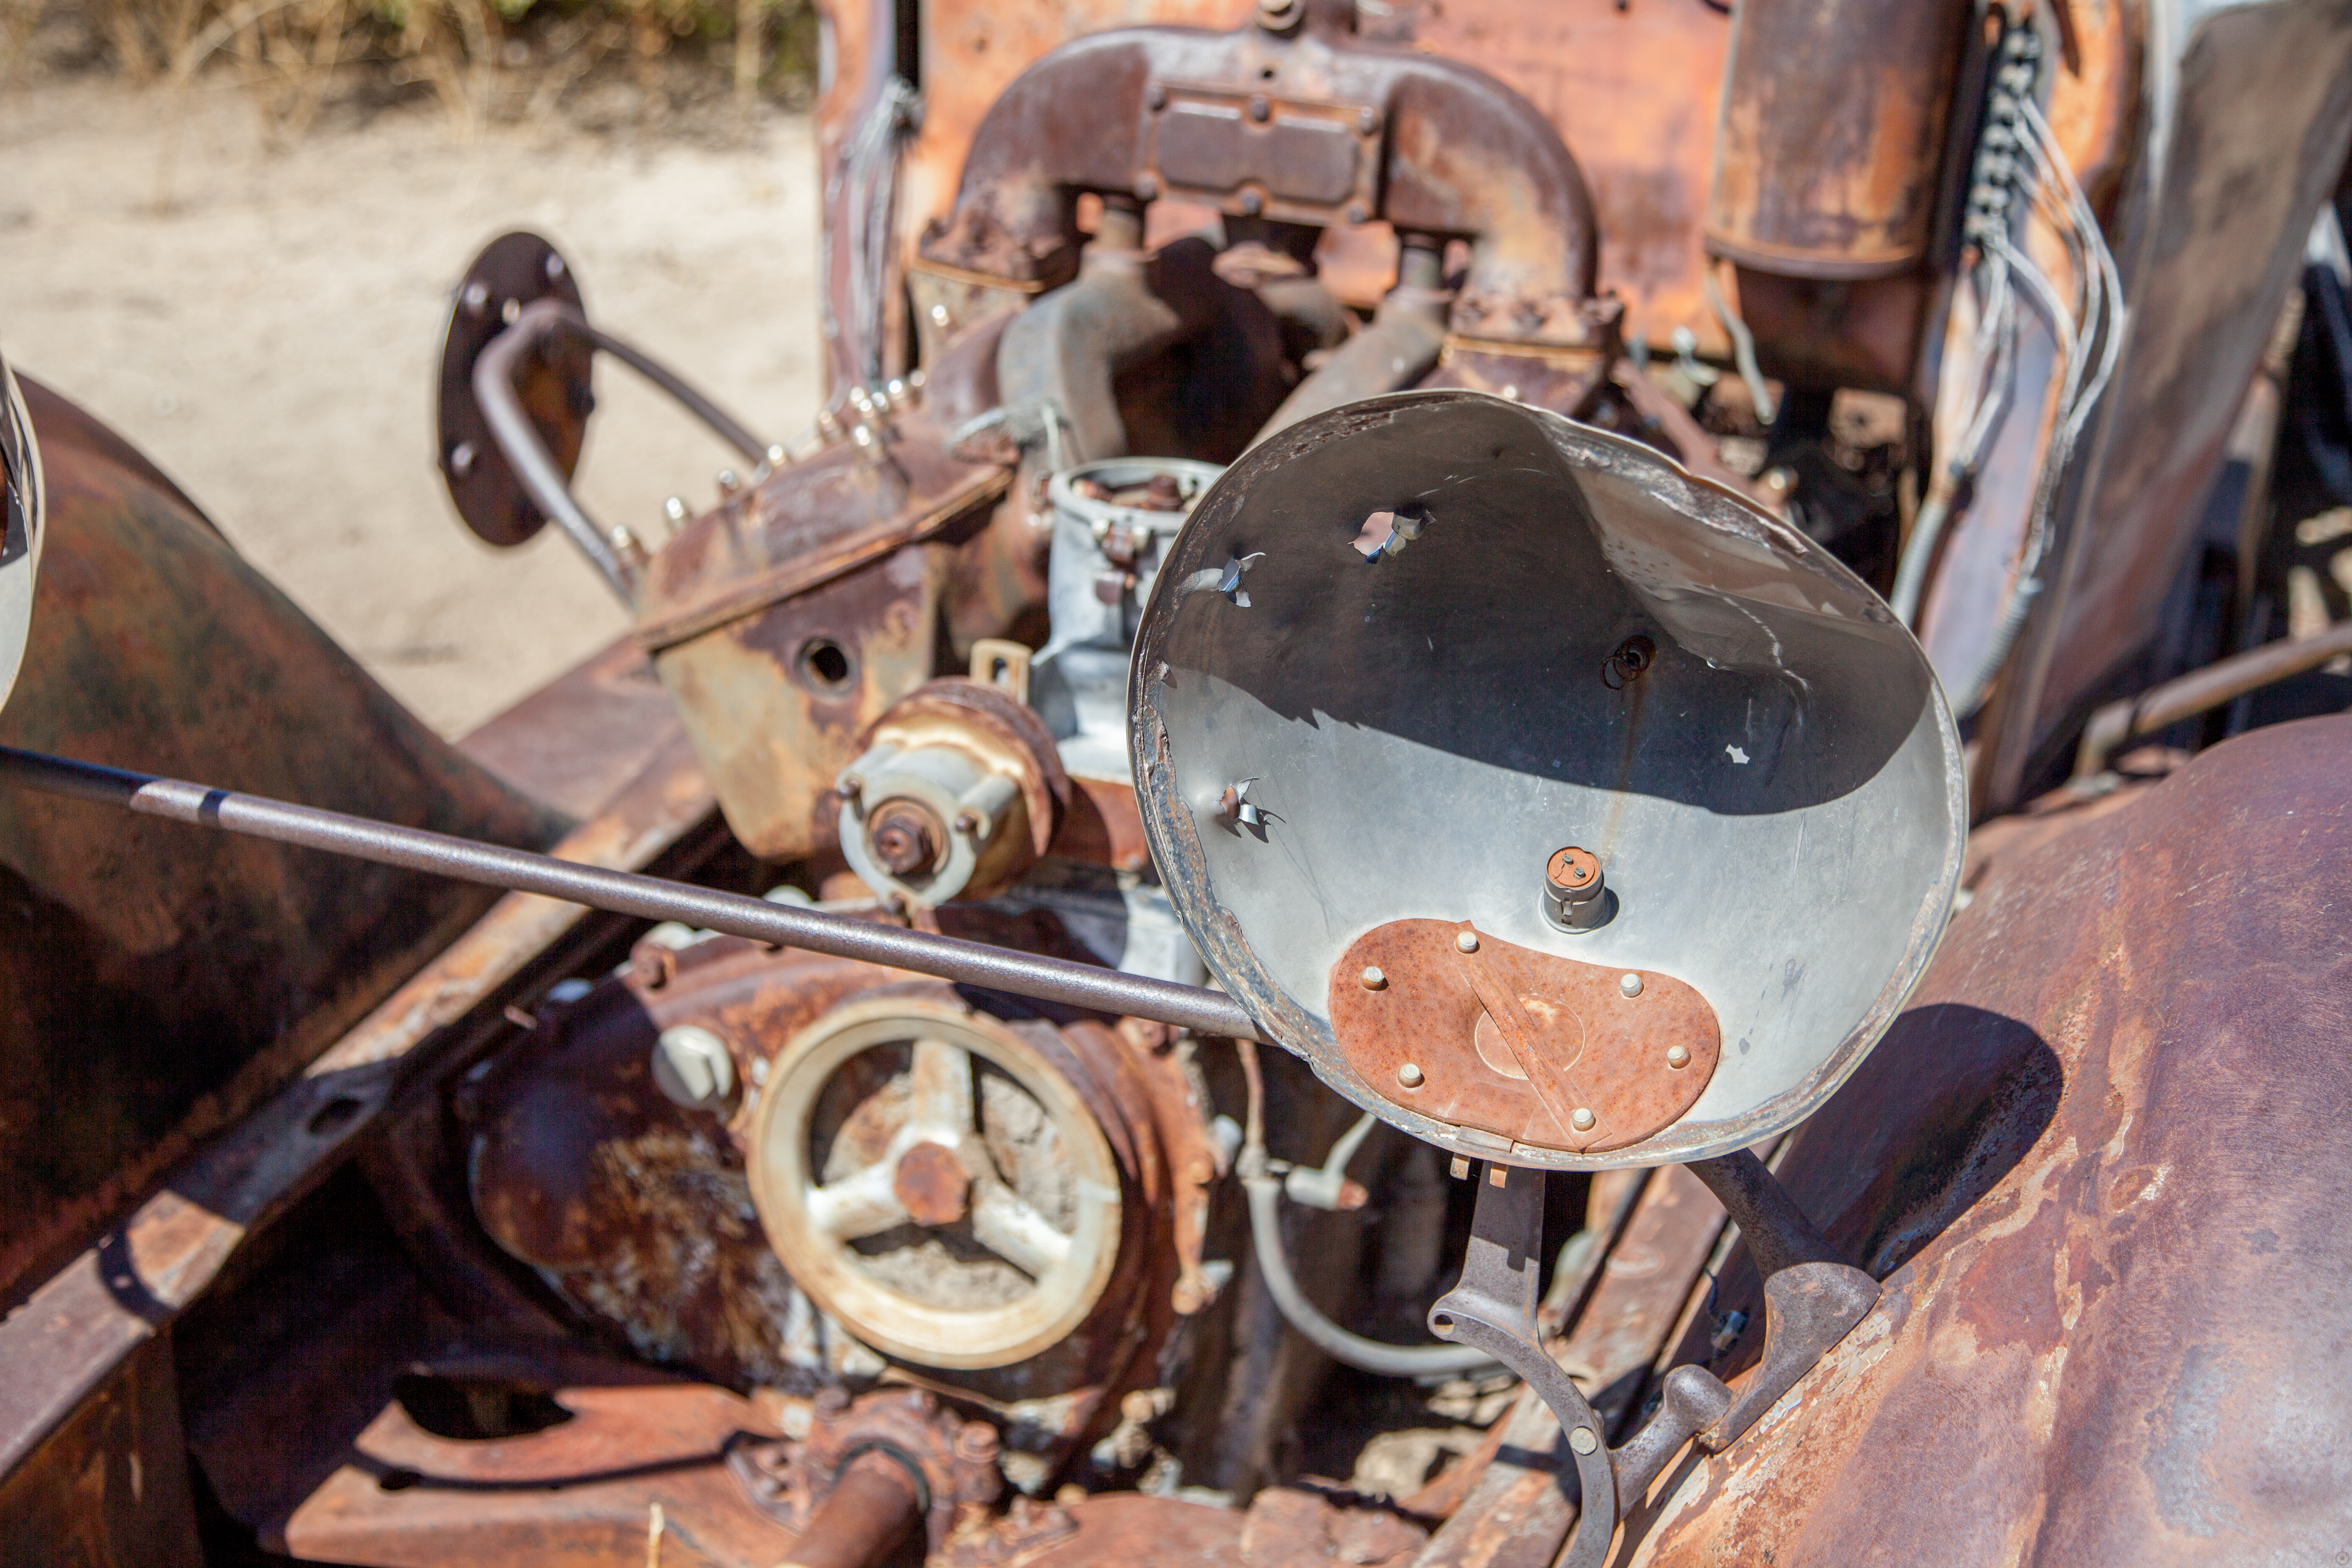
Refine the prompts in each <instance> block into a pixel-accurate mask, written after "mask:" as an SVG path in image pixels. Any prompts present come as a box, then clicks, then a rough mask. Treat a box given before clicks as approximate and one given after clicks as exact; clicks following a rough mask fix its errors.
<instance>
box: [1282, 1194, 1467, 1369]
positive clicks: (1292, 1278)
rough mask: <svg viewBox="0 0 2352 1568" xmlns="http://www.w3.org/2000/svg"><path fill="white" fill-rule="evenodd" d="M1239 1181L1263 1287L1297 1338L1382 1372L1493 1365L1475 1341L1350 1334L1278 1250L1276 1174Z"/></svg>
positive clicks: (1351, 1363)
mask: <svg viewBox="0 0 2352 1568" xmlns="http://www.w3.org/2000/svg"><path fill="white" fill-rule="evenodd" d="M1242 1187H1243V1190H1244V1191H1245V1192H1246V1193H1247V1194H1249V1211H1250V1239H1251V1241H1252V1243H1253V1244H1254V1245H1255V1247H1256V1249H1257V1266H1258V1269H1259V1271H1260V1272H1261V1273H1263V1274H1264V1275H1265V1289H1266V1293H1267V1294H1268V1295H1270V1296H1272V1297H1273V1298H1274V1304H1275V1306H1276V1308H1277V1309H1279V1310H1281V1312H1282V1315H1283V1317H1284V1318H1285V1319H1286V1320H1287V1321H1289V1323H1290V1326H1291V1327H1292V1328H1294V1329H1297V1331H1298V1334H1299V1337H1300V1338H1301V1339H1303V1340H1305V1341H1307V1343H1309V1344H1311V1345H1313V1346H1314V1347H1315V1348H1316V1349H1317V1350H1319V1351H1321V1352H1323V1353H1324V1354H1325V1355H1328V1356H1329V1357H1330V1358H1331V1359H1332V1360H1333V1361H1336V1362H1339V1363H1341V1364H1342V1365H1346V1366H1352V1367H1354V1368H1356V1369H1357V1370H1358V1371H1360V1372H1370V1373H1379V1374H1380V1375H1381V1376H1382V1377H1460V1376H1462V1375H1463V1374H1464V1373H1473V1372H1486V1371H1491V1370H1492V1369H1493V1368H1494V1366H1495V1358H1494V1357H1493V1356H1491V1355H1489V1354H1487V1353H1486V1352H1485V1351H1483V1350H1480V1349H1478V1348H1477V1347H1475V1346H1474V1345H1466V1344H1465V1345H1391V1344H1382V1343H1381V1342H1380V1341H1378V1340H1368V1339H1365V1338H1364V1337H1363V1336H1362V1335H1360V1334H1351V1333H1349V1331H1347V1330H1345V1329H1343V1328H1341V1327H1340V1326H1339V1324H1337V1323H1335V1322H1333V1321H1331V1320H1330V1319H1328V1318H1327V1317H1325V1316H1324V1315H1323V1314H1322V1313H1321V1312H1319V1311H1317V1310H1316V1309H1315V1303H1314V1302H1312V1301H1310V1300H1307V1292H1306V1291H1304V1290H1302V1289H1299V1288H1298V1277H1297V1275H1296V1274H1294V1273H1292V1272H1291V1268H1290V1258H1289V1257H1288V1256H1287V1255H1286V1254H1285V1253H1284V1251H1283V1250H1282V1181H1281V1178H1279V1177H1276V1176H1244V1177H1243V1178H1242Z"/></svg>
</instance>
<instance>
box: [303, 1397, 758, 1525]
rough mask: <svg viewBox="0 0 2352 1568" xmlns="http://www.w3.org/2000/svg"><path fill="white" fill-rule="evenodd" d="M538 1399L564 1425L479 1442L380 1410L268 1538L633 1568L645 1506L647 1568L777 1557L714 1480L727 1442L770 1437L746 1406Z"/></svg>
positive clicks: (727, 1401)
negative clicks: (653, 1527) (656, 1529)
mask: <svg viewBox="0 0 2352 1568" xmlns="http://www.w3.org/2000/svg"><path fill="white" fill-rule="evenodd" d="M552 1397H553V1399H554V1401H555V1403H556V1404H557V1405H561V1406H562V1408H563V1409H565V1410H567V1411H569V1412H570V1413H571V1419H570V1420H567V1421H564V1422H562V1424H560V1425H557V1426H550V1427H547V1428H546V1429H544V1430H542V1431H538V1432H530V1433H527V1434H523V1435H520V1436H506V1437H499V1438H496V1439H494V1440H489V1441H481V1440H468V1439H463V1438H454V1437H445V1436H436V1434H434V1433H432V1432H429V1431H426V1430H425V1428H424V1427H422V1426H418V1425H417V1423H416V1420H415V1417H414V1416H412V1415H410V1414H409V1412H408V1411H407V1409H406V1408H405V1407H404V1406H403V1405H398V1404H394V1405H388V1406H386V1407H385V1409H384V1410H383V1414H381V1415H378V1416H377V1417H376V1418H375V1419H374V1420H373V1422H371V1423H369V1425H368V1426H367V1429H366V1430H365V1431H363V1432H362V1433H361V1434H360V1435H359V1437H358V1439H357V1441H356V1442H355V1443H354V1444H353V1445H352V1452H351V1455H350V1457H349V1458H348V1459H347V1460H346V1461H345V1462H344V1464H343V1466H342V1467H341V1468H340V1469H338V1470H337V1471H336V1472H335V1473H334V1475H333V1476H331V1478H330V1479H328V1481H327V1483H326V1484H325V1485H324V1486H322V1487H320V1489H318V1491H316V1492H315V1493H313V1494H312V1495H311V1496H310V1499H309V1500H306V1501H305V1502H304V1503H303V1504H302V1505H301V1506H300V1507H299V1508H298V1509H296V1510H294V1513H293V1516H292V1517H291V1518H290V1519H289V1520H288V1521H286V1523H285V1525H284V1527H283V1531H282V1534H281V1537H280V1542H277V1543H273V1544H278V1545H279V1546H280V1547H281V1549H282V1550H284V1551H287V1552H292V1553H294V1554H296V1555H298V1556H301V1557H305V1558H318V1559H320V1560H323V1561H326V1562H331V1563H370V1564H378V1565H381V1568H409V1565H411V1564H413V1565H415V1568H443V1565H444V1564H446V1563H459V1562H465V1563H505V1564H510V1565H512V1568H540V1565H541V1564H547V1565H553V1564H559V1563H582V1562H588V1563H642V1562H645V1561H646V1560H647V1556H648V1549H647V1546H646V1535H647V1533H648V1525H649V1520H650V1510H651V1509H652V1506H653V1505H654V1504H656V1503H658V1504H660V1505H661V1509H662V1513H663V1515H664V1531H663V1533H664V1536H665V1539H664V1541H663V1542H662V1550H661V1555H660V1559H659V1560H660V1562H661V1563H662V1564H663V1568H751V1565H753V1564H758V1565H761V1568H765V1565H767V1564H771V1563H774V1562H776V1561H777V1560H778V1559H779V1558H781V1557H782V1556H783V1555H784V1553H785V1552H787V1551H788V1550H789V1548H790V1546H791V1544H792V1535H791V1533H790V1532H789V1531H785V1530H784V1529H782V1527H780V1526H779V1525H778V1524H777V1523H776V1522H775V1521H773V1520H772V1519H770V1518H769V1517H768V1516H767V1515H766V1514H765V1513H763V1512H762V1511H761V1510H759V1509H758V1508H756V1507H755V1506H753V1504H752V1503H751V1500H749V1499H747V1498H746V1497H744V1496H743V1495H742V1493H741V1491H740V1489H739V1488H738V1487H737V1486H736V1484H735V1481H734V1479H733V1478H732V1477H730V1475H729V1474H728V1471H727V1468H726V1464H725V1458H724V1457H725V1453H726V1450H727V1448H728V1447H729V1445H730V1442H733V1441H736V1440H738V1439H739V1438H740V1437H751V1438H759V1437H766V1436H774V1429H773V1428H772V1427H771V1426H768V1424H767V1422H766V1421H765V1420H763V1419H762V1418H761V1415H760V1413H759V1412H758V1410H757V1409H756V1408H755V1407H754V1406H753V1405H751V1402H750V1401H748V1400H744V1399H741V1398H739V1397H737V1396H736V1395H734V1394H729V1393H727V1392H726V1391H725V1390H723V1389H717V1388H710V1387H707V1386H704V1385H700V1384H667V1385H663V1384H656V1385H650V1386H637V1387H611V1388H564V1387H559V1388H557V1389H555V1390H554V1391H553V1394H552Z"/></svg>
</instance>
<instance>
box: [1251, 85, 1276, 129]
mask: <svg viewBox="0 0 2352 1568" xmlns="http://www.w3.org/2000/svg"><path fill="white" fill-rule="evenodd" d="M1249 117H1250V118H1251V119H1252V120H1255V121H1257V122H1258V123H1259V124H1261V125H1263V124H1264V123H1265V121H1268V120H1270V119H1272V118H1273V117H1274V105H1272V104H1270V103H1268V102H1267V101H1266V100H1265V94H1264V93H1262V92H1259V93H1253V94H1251V95H1250V100H1249Z"/></svg>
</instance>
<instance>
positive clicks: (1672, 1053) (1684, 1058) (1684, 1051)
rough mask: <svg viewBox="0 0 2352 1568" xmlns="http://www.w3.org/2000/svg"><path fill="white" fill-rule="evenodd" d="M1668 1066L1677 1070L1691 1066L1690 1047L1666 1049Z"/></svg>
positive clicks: (1670, 1047) (1669, 1047)
mask: <svg viewBox="0 0 2352 1568" xmlns="http://www.w3.org/2000/svg"><path fill="white" fill-rule="evenodd" d="M1666 1065H1667V1066H1668V1067H1670V1068H1677V1069H1679V1068H1686V1067H1688V1066H1690V1047H1687V1046H1668V1047H1666Z"/></svg>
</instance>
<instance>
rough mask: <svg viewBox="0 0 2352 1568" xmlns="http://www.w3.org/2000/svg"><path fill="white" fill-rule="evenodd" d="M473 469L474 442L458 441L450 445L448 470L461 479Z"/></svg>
mask: <svg viewBox="0 0 2352 1568" xmlns="http://www.w3.org/2000/svg"><path fill="white" fill-rule="evenodd" d="M473 471H474V444H473V443H472V442H471V441H460V442H458V443H457V445H456V446H454V447H450V448H449V472H450V473H451V474H452V475H453V476H455V477H456V478H457V479H464V478H465V477H466V476H467V474H470V473H472V472H473Z"/></svg>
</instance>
